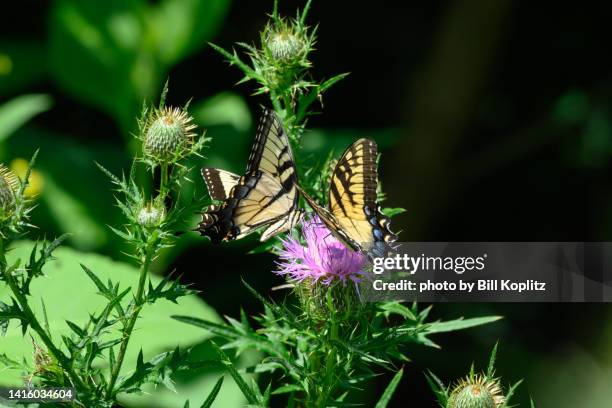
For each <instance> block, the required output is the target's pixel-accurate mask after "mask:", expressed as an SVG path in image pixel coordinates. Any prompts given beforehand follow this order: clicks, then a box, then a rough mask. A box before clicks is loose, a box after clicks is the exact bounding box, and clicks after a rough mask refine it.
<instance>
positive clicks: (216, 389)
mask: <svg viewBox="0 0 612 408" xmlns="http://www.w3.org/2000/svg"><path fill="white" fill-rule="evenodd" d="M222 385H223V377H221V378H219V380H218V381H217V382H216V383H215V386H214V387H213V389H212V391H211V392H210V394H208V397H206V401H204V403H203V404H202V406H201V407H200V408H210V407H211V406H212V404H213V402H215V399H216V398H217V395H218V394H219V391H220V390H221V386H222Z"/></svg>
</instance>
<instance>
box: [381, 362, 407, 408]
mask: <svg viewBox="0 0 612 408" xmlns="http://www.w3.org/2000/svg"><path fill="white" fill-rule="evenodd" d="M403 375H404V369H403V368H401V369H400V370H399V371H398V372H397V373H395V375H394V376H393V379H392V380H391V382H390V383H389V385H388V386H387V388H386V389H385V392H384V393H383V395H382V396H381V397H380V400H378V402H377V403H376V407H375V408H386V407H387V405H389V402H390V401H391V398H392V397H393V393H394V392H395V389H396V388H397V386H398V384H399V383H400V381H401V380H402V376H403Z"/></svg>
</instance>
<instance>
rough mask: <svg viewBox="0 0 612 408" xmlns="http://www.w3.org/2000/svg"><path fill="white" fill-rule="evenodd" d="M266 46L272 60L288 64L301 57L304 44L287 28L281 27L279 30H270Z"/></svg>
mask: <svg viewBox="0 0 612 408" xmlns="http://www.w3.org/2000/svg"><path fill="white" fill-rule="evenodd" d="M266 46H267V47H268V49H269V50H270V54H271V55H272V58H274V59H275V60H276V61H279V62H283V63H290V62H292V61H294V60H297V59H298V58H300V57H301V56H302V53H303V51H304V49H305V47H304V46H305V43H304V41H303V40H302V38H300V36H298V35H296V34H295V33H294V32H293V30H291V28H289V27H286V26H284V27H281V29H280V30H272V31H271V32H270V33H269V34H268V39H267V44H266Z"/></svg>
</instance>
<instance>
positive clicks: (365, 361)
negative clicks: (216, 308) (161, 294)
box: [174, 285, 497, 406]
mask: <svg viewBox="0 0 612 408" xmlns="http://www.w3.org/2000/svg"><path fill="white" fill-rule="evenodd" d="M247 288H249V289H250V290H251V291H252V293H253V294H254V296H256V297H257V298H258V299H259V300H260V301H262V302H263V304H264V313H263V314H262V315H261V316H258V317H255V318H254V320H255V322H256V323H257V326H258V327H253V326H252V324H251V321H250V319H249V317H248V316H247V315H246V313H244V311H243V312H242V313H241V318H240V321H238V320H235V319H233V318H231V317H226V320H227V321H226V323H223V324H221V323H217V322H213V321H208V320H206V319H201V318H199V317H190V316H174V318H175V319H177V320H179V321H182V322H185V323H188V324H191V325H194V326H197V327H201V328H204V329H206V330H207V331H209V332H210V333H211V334H214V335H216V336H218V337H221V338H223V339H225V340H226V341H227V343H226V344H225V345H223V347H222V348H223V349H233V350H235V351H236V353H237V354H238V355H240V354H241V353H244V352H245V351H246V350H258V351H260V352H262V353H264V358H263V359H262V360H261V361H260V362H259V363H257V364H255V366H253V367H251V368H250V369H249V370H248V371H249V372H253V373H269V374H272V375H275V377H273V378H277V379H279V381H278V383H277V384H276V385H273V387H272V389H271V392H270V395H272V396H274V395H280V394H289V398H290V400H292V401H295V402H296V403H299V404H302V405H304V406H327V405H334V404H339V403H340V402H341V400H342V399H343V398H344V397H345V396H346V393H348V392H349V391H350V390H352V389H354V388H355V387H359V386H360V385H362V384H363V383H364V382H366V381H367V380H369V379H371V378H373V377H374V376H375V375H376V372H375V370H376V369H377V368H378V369H390V368H392V367H393V364H394V362H397V361H408V357H407V356H406V355H404V352H403V351H402V348H403V345H405V344H407V343H416V344H421V345H426V346H435V343H433V342H432V341H431V340H430V339H429V337H428V336H429V335H430V334H433V333H439V332H446V331H453V330H461V329H465V328H468V327H475V326H478V325H481V324H486V323H489V322H491V321H495V320H497V317H490V318H480V319H466V320H460V319H459V320H456V321H452V322H432V323H428V322H426V318H427V315H428V310H427V309H425V310H422V311H419V310H418V309H417V306H416V305H412V307H410V308H408V307H406V306H404V305H401V304H399V303H396V302H394V303H381V304H364V305H356V304H353V305H350V306H347V309H350V310H344V311H336V305H334V304H331V303H328V307H329V310H327V312H328V313H329V314H328V315H327V317H328V318H323V319H317V318H316V317H315V316H313V315H312V314H309V312H308V309H306V308H296V307H295V306H290V305H286V304H276V303H274V302H271V301H268V300H266V299H264V298H263V297H262V296H261V295H259V294H257V293H256V292H255V291H253V290H252V289H251V288H250V287H249V286H248V285H247ZM392 316H395V318H392ZM397 318H399V319H400V321H399V322H398V323H396V322H395V321H396V320H397ZM228 370H230V373H233V374H232V375H237V373H236V372H235V371H232V369H231V368H230V367H228ZM399 380H400V377H396V379H395V380H394V382H392V383H391V385H390V386H389V391H388V392H387V393H385V394H384V395H383V397H382V399H381V401H383V402H381V403H386V402H384V401H387V402H388V400H389V399H390V398H391V394H392V390H393V389H394V388H395V387H396V386H397V382H399ZM274 383H275V382H273V384H274ZM241 389H242V390H243V393H244V394H245V396H246V398H247V400H249V401H250V402H251V403H252V404H256V405H257V404H259V405H261V404H262V400H261V398H260V396H264V395H265V392H262V391H261V390H260V389H259V388H257V385H255V384H253V385H249V383H248V382H247V381H246V380H245V381H244V384H242V386H241Z"/></svg>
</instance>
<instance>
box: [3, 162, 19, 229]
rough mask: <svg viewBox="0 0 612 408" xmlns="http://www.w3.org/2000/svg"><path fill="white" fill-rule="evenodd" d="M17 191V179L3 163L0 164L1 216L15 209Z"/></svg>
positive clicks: (5, 215) (8, 214)
mask: <svg viewBox="0 0 612 408" xmlns="http://www.w3.org/2000/svg"><path fill="white" fill-rule="evenodd" d="M18 191H19V179H18V178H17V176H16V175H15V173H13V172H12V171H11V170H9V169H8V168H7V167H6V166H5V165H3V164H0V210H1V213H0V214H1V217H2V218H6V217H8V216H10V215H11V214H12V212H13V210H14V209H15V204H16V197H15V195H16V194H17V192H18Z"/></svg>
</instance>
